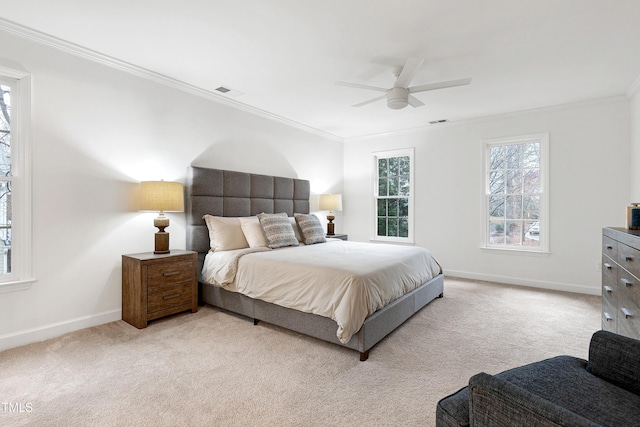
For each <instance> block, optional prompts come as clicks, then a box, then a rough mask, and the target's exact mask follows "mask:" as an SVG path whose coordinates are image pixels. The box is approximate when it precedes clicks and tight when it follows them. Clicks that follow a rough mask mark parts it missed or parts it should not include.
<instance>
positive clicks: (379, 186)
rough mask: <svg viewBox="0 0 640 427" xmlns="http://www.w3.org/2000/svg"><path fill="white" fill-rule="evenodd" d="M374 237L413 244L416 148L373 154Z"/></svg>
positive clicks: (374, 238)
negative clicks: (414, 156) (414, 159)
mask: <svg viewBox="0 0 640 427" xmlns="http://www.w3.org/2000/svg"><path fill="white" fill-rule="evenodd" d="M373 170H374V173H373V174H372V175H373V176H374V177H375V178H374V183H373V193H374V197H373V199H374V208H373V209H374V212H375V215H374V218H375V220H374V224H373V230H374V231H373V236H374V237H373V240H384V241H395V242H406V243H413V148H408V149H403V150H394V151H385V152H380V153H373Z"/></svg>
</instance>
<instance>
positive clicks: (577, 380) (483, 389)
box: [436, 331, 640, 427]
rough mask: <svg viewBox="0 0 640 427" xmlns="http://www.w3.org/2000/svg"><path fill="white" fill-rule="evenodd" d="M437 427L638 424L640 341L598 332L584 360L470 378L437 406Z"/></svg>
mask: <svg viewBox="0 0 640 427" xmlns="http://www.w3.org/2000/svg"><path fill="white" fill-rule="evenodd" d="M436 426H437V427H461V426H471V427H514V426H527V427H547V426H554V427H557V426H570V427H575V426H589V427H595V426H616V427H618V426H625V427H631V426H640V341H637V340H634V339H631V338H627V337H623V336H621V335H617V334H613V333H610V332H605V331H598V332H596V333H595V334H593V337H592V338H591V345H590V347H589V360H588V361H586V360H583V359H579V358H576V357H571V356H559V357H554V358H552V359H547V360H543V361H540V362H536V363H532V364H530V365H525V366H521V367H518V368H515V369H511V370H508V371H505V372H502V373H500V374H497V375H489V374H486V373H480V374H478V375H475V376H473V377H472V378H471V379H470V380H469V386H468V387H465V388H463V389H461V390H460V391H458V392H457V393H454V394H452V395H451V396H448V397H445V398H444V399H442V400H440V402H438V405H437V409H436Z"/></svg>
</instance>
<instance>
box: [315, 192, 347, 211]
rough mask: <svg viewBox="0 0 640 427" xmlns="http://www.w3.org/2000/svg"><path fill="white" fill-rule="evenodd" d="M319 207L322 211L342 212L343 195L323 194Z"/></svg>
mask: <svg viewBox="0 0 640 427" xmlns="http://www.w3.org/2000/svg"><path fill="white" fill-rule="evenodd" d="M319 205H320V210H321V211H341V210H342V194H321V195H320V200H319Z"/></svg>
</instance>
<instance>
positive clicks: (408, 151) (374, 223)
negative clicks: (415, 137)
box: [369, 147, 415, 244]
mask: <svg viewBox="0 0 640 427" xmlns="http://www.w3.org/2000/svg"><path fill="white" fill-rule="evenodd" d="M401 156H409V162H410V165H409V167H410V168H411V170H410V171H409V235H408V237H386V236H378V219H377V218H378V214H377V212H378V206H377V204H376V200H377V199H376V197H377V192H378V180H377V178H378V159H381V158H382V159H385V158H390V157H401ZM414 162H415V148H414V147H410V148H399V149H397V150H384V151H376V152H373V153H371V168H372V169H371V190H372V192H371V212H372V216H371V228H370V233H371V234H370V238H369V239H370V240H371V241H374V242H389V243H405V244H415V239H414V236H415V232H414V227H415V220H414V217H415V215H414V213H415V206H414V205H415V164H414Z"/></svg>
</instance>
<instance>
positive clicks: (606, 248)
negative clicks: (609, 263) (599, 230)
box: [602, 236, 618, 259]
mask: <svg viewBox="0 0 640 427" xmlns="http://www.w3.org/2000/svg"><path fill="white" fill-rule="evenodd" d="M602 253H603V254H606V255H608V256H609V258H611V259H618V242H617V241H615V240H613V239H612V238H611V237H608V236H602Z"/></svg>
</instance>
